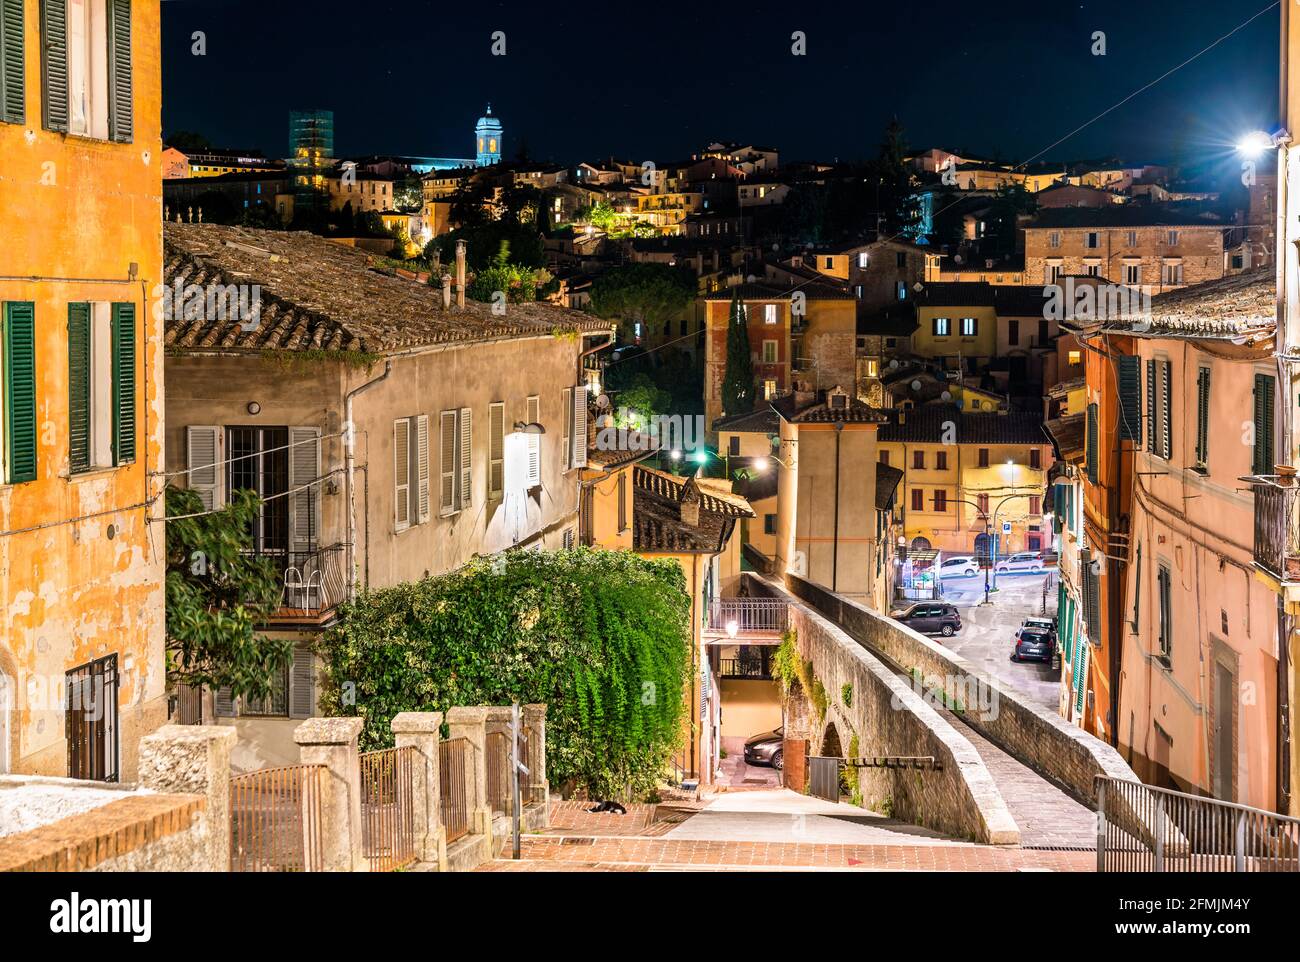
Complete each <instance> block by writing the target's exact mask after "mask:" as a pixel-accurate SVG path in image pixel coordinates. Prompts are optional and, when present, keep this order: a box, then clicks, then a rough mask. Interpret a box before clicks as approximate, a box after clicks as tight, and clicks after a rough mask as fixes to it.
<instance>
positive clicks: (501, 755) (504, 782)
mask: <svg viewBox="0 0 1300 962" xmlns="http://www.w3.org/2000/svg"><path fill="white" fill-rule="evenodd" d="M484 755H485V756H486V763H487V794H488V805H489V807H490V808H491V809H492V812H493V814H496V815H509V814H510V812H511V811H512V805H511V803H512V801H513V800H514V784H513V782H512V781H511V778H510V733H509V732H505V731H492V732H488V733H487V741H486V745H485V751H484Z"/></svg>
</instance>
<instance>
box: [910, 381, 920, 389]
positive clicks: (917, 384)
mask: <svg viewBox="0 0 1300 962" xmlns="http://www.w3.org/2000/svg"><path fill="white" fill-rule="evenodd" d="M912 390H913V391H919V390H921V382H920V381H913V382H912Z"/></svg>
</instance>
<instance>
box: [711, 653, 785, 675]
mask: <svg viewBox="0 0 1300 962" xmlns="http://www.w3.org/2000/svg"><path fill="white" fill-rule="evenodd" d="M775 650H776V649H774V648H773V647H772V646H771V645H763V646H759V645H755V646H753V647H752V648H751V649H750V650H749V651H741V653H740V654H738V655H737V656H736V657H735V658H723V659H722V660H721V661H720V662H719V663H718V677H719V678H756V679H759V680H762V681H771V680H772V652H773V651H775Z"/></svg>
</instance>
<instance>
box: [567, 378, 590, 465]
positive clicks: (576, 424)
mask: <svg viewBox="0 0 1300 962" xmlns="http://www.w3.org/2000/svg"><path fill="white" fill-rule="evenodd" d="M569 436H570V438H571V443H572V445H573V457H572V459H571V461H570V464H571V465H572V466H573V467H575V468H585V467H586V466H587V385H585V384H579V385H578V386H577V387H575V388H574V389H573V430H572V431H571V432H570V435H569Z"/></svg>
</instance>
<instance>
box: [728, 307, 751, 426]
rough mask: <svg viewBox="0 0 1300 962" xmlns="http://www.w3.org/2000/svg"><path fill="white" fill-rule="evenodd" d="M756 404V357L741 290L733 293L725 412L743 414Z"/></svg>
mask: <svg viewBox="0 0 1300 962" xmlns="http://www.w3.org/2000/svg"><path fill="white" fill-rule="evenodd" d="M753 406H754V359H753V357H752V356H751V355H750V353H749V323H748V321H747V320H746V318H745V308H744V306H743V305H742V304H741V303H740V291H739V290H736V291H734V292H733V293H732V295H731V311H730V315H729V316H728V319H727V373H726V374H725V375H724V376H723V378H722V413H723V414H744V413H745V412H746V411H749V410H751V409H752V408H753Z"/></svg>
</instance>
